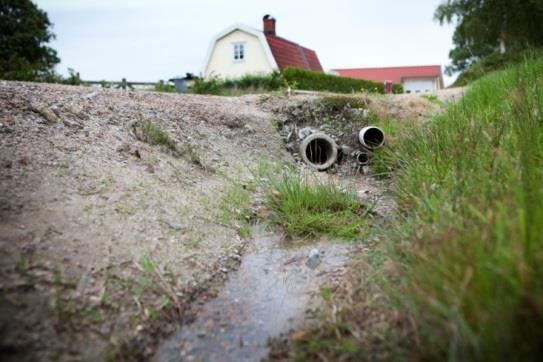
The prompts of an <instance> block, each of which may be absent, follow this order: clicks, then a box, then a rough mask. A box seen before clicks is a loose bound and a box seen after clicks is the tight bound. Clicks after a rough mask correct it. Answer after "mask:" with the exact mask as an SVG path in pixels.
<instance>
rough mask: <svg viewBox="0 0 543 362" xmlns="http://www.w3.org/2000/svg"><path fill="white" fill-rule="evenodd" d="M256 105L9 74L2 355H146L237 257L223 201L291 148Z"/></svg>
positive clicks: (1, 213)
mask: <svg viewBox="0 0 543 362" xmlns="http://www.w3.org/2000/svg"><path fill="white" fill-rule="evenodd" d="M255 103H256V102H255V100H254V99H253V98H251V97H242V98H218V97H204V96H199V97H191V96H180V95H166V94H155V93H133V92H122V91H113V90H96V89H90V88H83V87H66V86H58V85H45V84H33V83H15V82H2V83H1V84H0V123H1V125H0V166H1V173H0V182H1V192H0V195H1V202H0V205H1V210H0V251H1V254H0V273H1V291H2V293H1V296H2V298H1V301H0V303H1V317H0V318H1V325H2V335H1V340H2V342H1V344H2V355H3V356H6V358H9V357H11V358H12V359H15V360H20V359H29V360H35V359H45V360H50V359H55V358H57V357H58V358H60V359H69V358H72V357H74V358H81V359H94V358H104V357H108V356H109V357H115V356H119V355H122V356H124V357H131V356H130V355H126V354H125V353H126V351H125V350H123V348H122V346H124V345H126V344H127V343H128V344H131V343H132V342H133V341H138V342H137V344H138V345H139V347H140V348H141V350H140V351H137V352H136V356H137V355H139V356H141V355H142V354H143V355H145V354H146V353H150V351H148V350H146V347H145V346H146V344H147V342H146V341H147V339H148V337H149V335H151V334H152V333H150V332H149V331H152V330H154V328H153V326H154V325H155V326H156V325H158V324H161V323H160V322H161V320H162V319H163V318H167V316H168V315H170V318H175V319H178V318H179V317H180V316H181V317H182V316H183V315H185V314H186V313H187V312H190V310H189V309H190V305H191V301H192V300H193V299H194V298H195V295H200V298H201V295H202V293H203V294H206V293H208V291H209V288H210V283H213V282H214V281H215V280H221V279H223V278H224V275H226V273H227V272H228V271H229V270H230V268H231V267H232V266H236V265H237V264H239V258H240V252H241V250H242V248H243V246H244V241H243V240H242V238H241V237H240V235H239V231H240V224H239V223H238V222H237V218H238V215H237V213H238V210H235V209H232V208H230V207H229V205H227V204H226V203H224V202H222V200H223V198H224V197H225V196H228V195H234V196H232V197H233V200H232V202H234V203H235V202H236V201H239V200H237V199H239V198H240V197H238V193H236V192H237V191H239V190H240V189H241V187H242V184H244V183H248V182H250V179H251V173H250V171H249V170H250V169H251V167H252V165H254V164H255V163H256V161H257V160H259V159H262V158H264V159H268V160H274V159H275V160H280V159H282V158H285V157H286V154H285V153H284V152H283V150H282V147H281V142H280V139H279V137H278V135H277V133H276V132H275V131H274V130H273V128H272V126H271V123H270V122H269V119H268V115H266V114H265V113H263V112H261V111H260V110H259V109H258V108H256V107H255ZM142 122H150V123H151V124H153V125H155V126H156V127H155V128H153V127H151V128H150V129H149V127H147V129H146V127H145V126H144V127H142ZM142 129H144V131H143V132H144V135H143V136H142V134H141V130H142ZM145 129H146V130H145ZM160 132H163V133H164V134H166V135H167V139H166V142H165V141H164V140H163V139H162V141H161V137H163V135H162V134H161V133H160ZM172 145H174V147H172ZM240 195H242V194H240ZM241 197H242V200H241V201H240V202H243V201H244V200H245V199H243V197H244V196H243V195H242V196H241ZM164 311H169V312H168V313H164ZM162 325H165V326H167V325H168V324H164V323H163V324H162ZM149 328H150V329H149ZM148 329H149V330H148ZM166 329H167V328H166ZM160 332H163V330H161V331H160ZM70 356H72V357H70ZM132 357H135V356H132Z"/></svg>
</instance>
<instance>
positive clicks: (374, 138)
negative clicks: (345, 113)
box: [358, 126, 385, 149]
mask: <svg viewBox="0 0 543 362" xmlns="http://www.w3.org/2000/svg"><path fill="white" fill-rule="evenodd" d="M358 140H359V141H360V143H361V144H362V146H364V147H366V148H369V149H374V148H379V147H381V146H383V145H384V144H385V133H384V132H383V130H381V129H380V128H379V127H375V126H368V127H364V128H362V129H361V130H360V132H359V133H358Z"/></svg>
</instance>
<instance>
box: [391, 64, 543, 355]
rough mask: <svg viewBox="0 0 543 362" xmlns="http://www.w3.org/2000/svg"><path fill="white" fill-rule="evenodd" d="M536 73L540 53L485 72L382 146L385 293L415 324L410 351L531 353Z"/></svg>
mask: <svg viewBox="0 0 543 362" xmlns="http://www.w3.org/2000/svg"><path fill="white" fill-rule="evenodd" d="M542 74H543V59H541V58H540V59H536V60H533V59H532V60H528V61H525V62H522V63H521V64H519V65H517V66H515V67H513V68H510V69H508V70H506V71H501V72H496V73H493V74H490V75H488V76H486V77H485V78H483V79H481V80H480V81H478V82H477V83H474V84H472V85H471V87H470V88H469V90H468V92H467V93H466V95H465V97H464V99H463V100H462V101H461V102H460V103H459V104H457V105H452V106H451V107H450V108H449V109H448V110H447V111H446V112H445V113H444V114H442V115H440V116H438V117H437V118H436V119H435V120H434V121H433V122H431V123H428V124H427V126H426V127H425V128H423V129H420V128H418V129H414V130H413V131H412V132H411V135H409V136H408V137H405V138H404V139H403V140H401V141H400V142H398V144H397V148H396V151H394V154H393V155H392V157H393V158H394V159H395V160H394V162H395V163H396V164H397V165H398V166H399V167H400V168H399V169H398V171H397V174H396V176H397V180H396V182H397V189H396V200H397V204H398V207H399V211H400V213H401V214H402V217H401V218H399V221H398V223H397V225H396V227H395V229H396V231H397V236H395V237H394V236H393V241H394V243H393V248H392V251H391V252H392V255H393V256H394V257H393V260H394V261H395V265H396V267H395V268H394V269H395V270H398V271H399V275H398V276H396V277H395V278H394V280H393V281H391V283H394V284H393V285H394V286H395V287H394V288H389V291H390V293H391V294H392V295H393V296H395V297H397V298H398V300H400V301H401V303H402V304H403V305H404V306H405V308H406V309H407V310H408V311H409V312H410V314H411V316H412V318H413V321H414V323H415V326H416V328H417V332H416V335H417V340H418V341H419V342H418V343H417V344H416V345H414V346H413V349H414V353H415V359H418V360H451V361H452V360H465V361H470V360H483V361H484V360H540V359H541V357H543V345H542V344H541V341H543V183H541V180H542V179H543V86H542V84H543V83H542V81H543V77H542ZM393 235H395V234H393ZM398 278H399V279H398Z"/></svg>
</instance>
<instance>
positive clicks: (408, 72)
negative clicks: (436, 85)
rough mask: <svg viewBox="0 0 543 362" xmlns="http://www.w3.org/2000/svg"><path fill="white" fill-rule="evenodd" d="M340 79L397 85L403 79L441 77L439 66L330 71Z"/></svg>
mask: <svg viewBox="0 0 543 362" xmlns="http://www.w3.org/2000/svg"><path fill="white" fill-rule="evenodd" d="M332 71H334V72H336V73H337V74H338V75H339V76H341V77H349V78H359V79H366V80H372V81H374V82H384V81H385V80H391V81H392V83H396V84H399V83H401V82H402V79H404V78H435V77H440V76H441V66H440V65H423V66H413V67H388V68H353V69H332Z"/></svg>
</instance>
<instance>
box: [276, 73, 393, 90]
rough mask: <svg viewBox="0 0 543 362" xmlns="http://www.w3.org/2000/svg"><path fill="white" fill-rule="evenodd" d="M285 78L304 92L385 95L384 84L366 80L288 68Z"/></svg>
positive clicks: (284, 74)
mask: <svg viewBox="0 0 543 362" xmlns="http://www.w3.org/2000/svg"><path fill="white" fill-rule="evenodd" d="M283 77H284V78H285V79H286V80H287V81H288V82H289V83H293V84H296V86H297V88H299V89H304V90H315V91H329V92H336V93H353V92H360V91H365V92H371V93H384V85H383V83H377V82H372V81H369V80H364V79H354V78H344V77H338V76H336V75H330V74H325V73H321V72H315V71H311V70H305V69H300V68H291V67H288V68H286V69H285V70H284V71H283Z"/></svg>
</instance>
